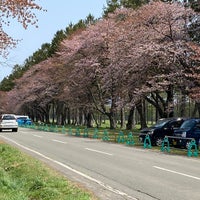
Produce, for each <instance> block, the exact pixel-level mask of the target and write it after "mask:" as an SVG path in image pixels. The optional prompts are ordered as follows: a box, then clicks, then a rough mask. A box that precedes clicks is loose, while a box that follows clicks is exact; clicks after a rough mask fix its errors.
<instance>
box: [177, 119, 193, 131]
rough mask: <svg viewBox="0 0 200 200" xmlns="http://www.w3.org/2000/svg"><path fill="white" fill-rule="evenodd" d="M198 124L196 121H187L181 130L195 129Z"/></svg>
mask: <svg viewBox="0 0 200 200" xmlns="http://www.w3.org/2000/svg"><path fill="white" fill-rule="evenodd" d="M195 124H196V122H195V120H187V121H185V122H183V124H182V125H181V127H180V128H181V129H188V128H192V127H194V126H195Z"/></svg>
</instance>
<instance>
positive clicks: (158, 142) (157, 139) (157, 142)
mask: <svg viewBox="0 0 200 200" xmlns="http://www.w3.org/2000/svg"><path fill="white" fill-rule="evenodd" d="M162 142H163V139H162V138H156V142H155V143H156V146H159V147H160V146H162Z"/></svg>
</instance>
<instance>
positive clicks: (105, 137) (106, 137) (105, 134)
mask: <svg viewBox="0 0 200 200" xmlns="http://www.w3.org/2000/svg"><path fill="white" fill-rule="evenodd" d="M102 140H103V141H109V140H110V137H109V135H108V131H107V130H104V132H103V137H102Z"/></svg>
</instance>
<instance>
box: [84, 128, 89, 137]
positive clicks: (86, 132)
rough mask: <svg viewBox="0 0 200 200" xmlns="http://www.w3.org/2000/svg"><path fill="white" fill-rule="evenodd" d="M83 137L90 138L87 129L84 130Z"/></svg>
mask: <svg viewBox="0 0 200 200" xmlns="http://www.w3.org/2000/svg"><path fill="white" fill-rule="evenodd" d="M83 137H88V129H87V128H85V129H84V133H83Z"/></svg>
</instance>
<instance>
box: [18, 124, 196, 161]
mask: <svg viewBox="0 0 200 200" xmlns="http://www.w3.org/2000/svg"><path fill="white" fill-rule="evenodd" d="M19 127H25V128H32V129H37V130H43V131H51V132H61V133H63V134H66V133H67V134H68V135H69V136H72V135H74V136H77V137H80V136H82V137H85V138H86V137H87V138H88V137H90V138H94V139H102V140H103V141H111V142H117V143H125V144H126V145H129V146H131V145H135V141H134V136H133V134H132V132H129V133H128V134H127V135H126V134H124V132H123V131H120V132H119V133H118V134H116V133H113V132H112V133H110V134H109V132H108V131H107V130H104V131H103V132H100V133H99V131H98V129H97V128H95V129H90V131H89V129H88V128H85V129H82V132H81V129H79V128H78V127H77V128H73V129H72V127H69V129H68V130H66V128H65V126H62V127H61V126H60V127H59V128H58V126H57V125H47V124H44V123H41V124H31V125H21V124H20V125H19ZM73 131H74V132H73ZM92 131H94V132H93V133H92ZM89 132H90V134H89ZM176 139H177V140H179V139H180V140H184V139H185V140H187V141H188V142H189V141H190V143H189V144H188V145H187V149H186V150H187V156H188V157H192V156H194V157H197V156H198V153H199V149H198V144H196V142H195V140H194V138H182V137H175V136H166V137H165V138H164V139H163V141H162V145H161V149H160V150H161V151H162V152H168V153H174V152H175V153H176V152H177V151H176V150H175V151H174V149H173V150H171V147H172V146H171V145H172V144H173V142H174V141H175V140H176ZM136 145H142V143H137V144H136ZM174 145H175V144H173V147H174ZM143 148H145V149H146V148H149V149H151V148H152V144H151V138H150V136H149V135H146V136H145V138H144V143H143ZM181 151H183V149H182V150H181ZM184 151H185V149H184ZM181 155H182V153H181Z"/></svg>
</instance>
